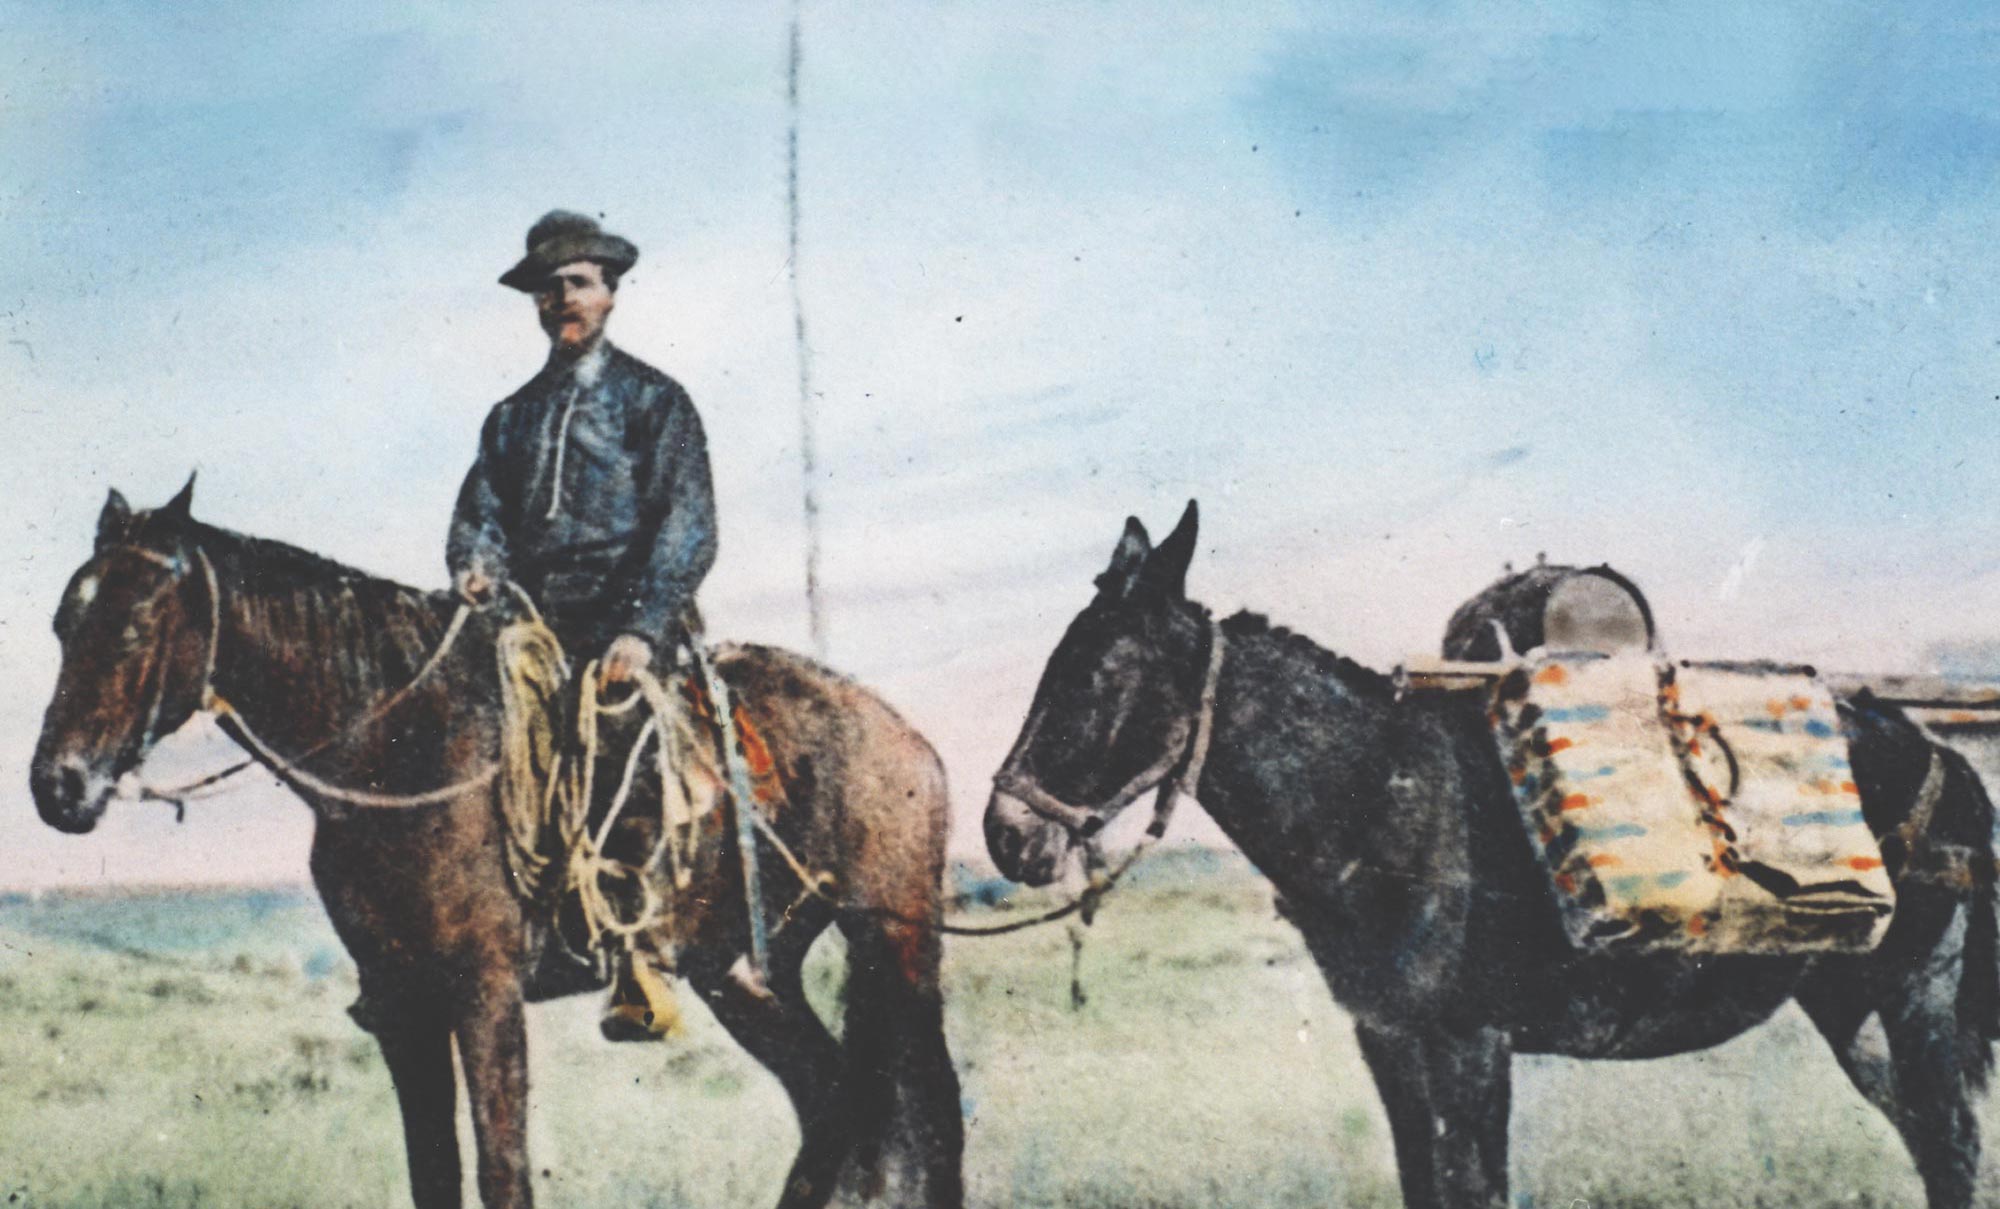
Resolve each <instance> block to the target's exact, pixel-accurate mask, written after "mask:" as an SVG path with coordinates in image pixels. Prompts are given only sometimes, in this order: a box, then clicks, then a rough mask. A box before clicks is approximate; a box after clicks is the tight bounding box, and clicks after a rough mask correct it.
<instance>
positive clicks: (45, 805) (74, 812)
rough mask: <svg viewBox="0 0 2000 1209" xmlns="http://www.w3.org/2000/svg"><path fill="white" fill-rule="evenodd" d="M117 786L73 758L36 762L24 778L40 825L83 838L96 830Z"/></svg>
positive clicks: (64, 757) (57, 758)
mask: <svg viewBox="0 0 2000 1209" xmlns="http://www.w3.org/2000/svg"><path fill="white" fill-rule="evenodd" d="M117 785H118V783H117V781H116V780H115V779H113V778H111V777H109V776H106V775H104V774H103V773H102V772H99V771H97V770H96V769H94V768H92V767H91V766H90V764H89V763H88V762H87V761H85V760H84V759H83V758H82V757H80V756H75V755H66V756H55V757H49V758H37V759H36V760H35V763H34V766H33V768H32V769H31V770H30V771H29V774H28V788H29V790H30V791H31V792H32V793H33V794H34V797H35V811H36V813H38V814H40V815H41V816H42V821H43V822H44V823H47V824H48V825H49V826H51V827H53V828H55V829H56V830H57V831H62V832H66V833H68V834H70V835H83V834H85V833H87V832H89V831H90V830H91V829H92V828H94V827H96V826H97V820H99V819H100V818H103V817H104V807H105V804H106V803H107V802H109V801H110V800H111V794H112V791H113V790H114V789H116V788H117Z"/></svg>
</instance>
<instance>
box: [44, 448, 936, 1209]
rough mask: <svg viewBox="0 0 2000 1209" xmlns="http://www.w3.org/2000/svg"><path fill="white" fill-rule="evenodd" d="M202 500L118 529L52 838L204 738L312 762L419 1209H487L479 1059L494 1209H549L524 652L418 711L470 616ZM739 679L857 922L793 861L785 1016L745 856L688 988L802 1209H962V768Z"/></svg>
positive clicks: (783, 904) (791, 1202) (477, 668)
mask: <svg viewBox="0 0 2000 1209" xmlns="http://www.w3.org/2000/svg"><path fill="white" fill-rule="evenodd" d="M193 485H194V484H193V480H192V479H190V480H189V483H188V486H187V488H185V489H183V490H182V491H181V493H180V494H179V495H178V496H176V497H175V498H174V499H173V501H172V502H170V503H168V504H167V505H166V506H164V507H162V508H159V509H156V510H153V511H151V512H139V513H134V512H132V511H131V510H130V509H129V507H128V506H127V505H126V503H125V501H124V499H123V498H122V497H121V496H119V494H118V493H117V492H115V491H114V492H112V493H111V497H110V499H109V501H108V502H107V503H106V504H105V507H104V510H103V513H102V515H101V516H100V517H99V520H98V528H97V538H96V548H95V551H94V552H93V553H92V555H91V557H90V558H89V560H88V561H86V562H85V563H84V564H83V566H82V567H80V568H79V569H78V570H77V572H76V574H75V575H74V576H73V578H72V579H71V580H70V583H69V587H68V589H67V591H66V592H65V594H64V596H63V600H62V604H61V607H60V610H59V612H58V613H57V616H56V621H55V628H56V633H57V635H58V636H59V637H60V639H61V642H62V670H61V674H60V678H59V679H58V681H57V684H56V690H55V696H54V699H53V701H52V702H51V703H50V705H49V708H48V713H47V716H46V718H45V720H44V722H43V726H42V733H41V739H40V742H39V744H38V745H37V747H36V750H35V756H34V764H33V771H32V783H33V791H34V797H35V805H36V808H37V809H38V810H39V811H40V812H41V816H42V818H43V819H44V820H45V821H47V822H48V823H49V824H50V825H51V826H54V827H56V828H58V829H60V830H62V831H66V832H75V833H82V832H87V831H89V830H90V829H91V828H92V827H93V826H94V825H95V824H96V823H97V821H98V819H99V817H100V816H101V815H102V814H103V812H104V810H105V806H106V803H107V801H108V799H109V798H110V797H111V795H112V793H113V791H114V788H115V787H116V784H117V782H118V781H119V779H120V778H121V777H122V776H123V775H124V774H125V773H127V772H129V771H131V770H133V769H134V768H136V767H137V766H138V764H139V763H140V761H141V760H142V759H143V758H144V757H145V755H146V753H147V751H148V750H149V749H150V748H151V747H152V746H153V744H154V742H155V741H156V740H158V739H159V738H160V737H161V736H162V735H165V734H168V733H170V732H172V731H174V730H175V729H176V728H178V727H180V726H181V725H182V724H183V723H185V722H186V721H188V719H189V718H190V717H191V716H193V715H194V714H195V713H196V712H197V711H199V710H203V709H213V710H215V711H216V713H217V717H218V719H219V721H220V723H221V725H222V728H223V729H224V730H225V731H227V732H228V733H229V734H230V735H231V736H232V737H234V738H236V739H237V741H238V742H239V743H243V744H244V745H245V746H246V747H248V748H249V749H250V750H251V751H253V752H257V753H264V758H265V760H266V763H267V764H272V763H273V761H272V760H271V758H270V756H271V754H274V753H291V754H293V755H299V756H300V759H299V760H298V762H297V764H293V763H292V762H291V761H289V760H287V759H284V758H283V757H279V761H278V763H279V764H280V765H282V766H281V767H277V769H276V770H278V771H280V772H281V775H282V776H283V777H284V778H285V779H286V780H287V781H288V783H290V784H291V785H292V787H293V788H294V789H295V790H296V791H297V792H298V793H299V794H300V796H301V797H303V798H304V799H305V800H306V801H307V802H308V803H309V804H311V805H312V806H313V808H314V810H315V813H316V815H317V820H316V827H315V831H314V836H313V843H312V858H311V867H312V876H313V880H314V882H315V884H316V885H317V887H318V889H319V892H320V896H321V897H322V899H324V901H325V903H326V908H327V911H328V914H329V915H330V916H331V917H332V920H333V924H334V927H335V929H336V930H337V931H338V933H339V935H340V938H341V940H342V941H343V942H344V943H345V945H346V947H347V950H348V952H349V953H350V954H352V956H353V958H354V963H355V966H356V967H357V969H358V971H359V974H360V979H361V985H362V991H363V1001H364V1002H365V1003H366V1004H368V1006H369V1010H368V1012H367V1013H366V1014H365V1019H363V1023H364V1026H366V1027H370V1028H371V1030H372V1031H373V1032H374V1033H375V1036H376V1039H377V1040H378V1041H379V1043H380V1045H381V1048H382V1054H383V1058H384V1060H385V1062H386V1064H387V1066H388V1068H389V1073H390V1076H391V1077H392V1079H393V1080H394V1083H395V1089H396V1095H397V1098H398V1100H399V1102H400V1106H401V1108H402V1116H403V1132H404V1140H405V1143H406V1148H407V1151H408V1157H409V1168H410V1185H411V1190H412V1194H413V1196H414V1199H415V1201H416V1204H417V1205H418V1206H419V1209H447V1207H448V1209H457V1207H458V1205H459V1204H460V1162H459V1153H458V1143H457V1139H456V1135H455V1132H454V1130H453V1127H452V1119H453V1111H454V1103H455V1101H456V1097H457V1091H458V1089H457V1082H456V1079H455V1073H454V1069H453V1062H452V1043H453V1041H454V1040H456V1042H457V1047H458V1054H459V1065H460V1066H461V1067H462V1069H463V1073H464V1076H465V1085H466V1091H467V1095H468V1096H469V1099H470V1102H471V1108H472V1122H473V1131H474V1136H475V1138H476V1140H477V1146H478V1183H479V1194H480V1198H481V1200H482V1201H483V1203H484V1204H485V1205H486V1206H487V1207H488V1209H502V1207H507V1209H516V1207H521V1206H527V1205H529V1204H530V1203H531V1201H532V1188H531V1182H530V1170H531V1169H530V1167H529V1163H528V1157H527V1144H526V1133H525V1125H526V1120H525V1117H526V1111H527V1090H528V1089H527V1072H528V1067H527V1041H526V1035H525V1030H524V1019H523V1006H522V1005H523V1000H524V987H525V986H526V984H527V983H528V982H529V980H530V975H531V973H532V971H534V969H535V968H536V964H537V961H538V959H539V957H540V954H541V952H542V950H543V948H544V946H545V944H546V943H547V942H548V936H549V933H550V927H549V925H548V924H547V922H546V921H545V920H544V919H543V918H541V917H540V916H539V915H538V913H537V912H535V911H533V910H530V909H528V908H527V907H526V906H525V905H524V903H523V901H522V898H521V897H520V896H518V895H517V894H516V893H515V892H514V891H513V889H512V888H510V882H509V873H508V869H507V866H506V862H505V858H504V853H503V847H502V845H503V839H504V835H503V821H502V819H501V817H500V813H499V810H498V809H497V806H496V801H495V793H496V791H495V790H494V788H493V780H492V778H490V777H484V778H482V777H481V776H480V775H479V773H480V770H481V769H490V768H492V767H493V764H494V761H495V758H496V745H497V731H498V723H497V712H498V700H499V691H500V690H499V678H498V672H497V670H496V660H495V647H494V632H495V628H496V622H495V621H494V620H493V619H491V618H489V617H487V616H485V615H483V614H473V615H471V616H470V618H469V620H467V621H466V623H465V626H464V629H463V632H462V633H461V634H460V636H459V637H458V639H457V641H456V642H455V644H453V645H452V646H451V648H450V649H449V651H448V652H447V653H446V657H445V658H443V659H442V660H437V661H436V666H435V669H434V670H433V671H431V673H430V674H429V675H428V676H425V677H423V678H422V679H421V681H420V682H414V683H413V681H417V677H418V673H419V672H420V671H422V670H424V665H425V663H426V662H427V660H429V659H430V658H431V657H432V656H434V654H435V652H436V651H437V650H438V649H439V648H440V647H441V646H442V645H443V638H444V634H445V632H446V630H447V628H448V623H449V620H450V618H451V617H452V615H453V613H454V602H453V601H452V600H450V599H449V598H448V597H445V596H442V595H438V594H426V593H423V592H418V591H415V590H412V589H409V588H405V587H401V586H399V585H396V584H393V583H389V582H387V581H384V580H381V579H376V578H373V577H371V576H367V575H364V574H362V573H360V572H357V571H354V570H351V569H349V568H346V567H342V566H339V565H337V564H335V563H333V562H330V561H328V560H326V559H323V558H320V557H317V556H315V555H312V554H308V553H306V552H304V551H301V550H297V549H294V548H292V547H289V546H284V545H280V544H278V543H276V542H271V541H265V540H261V539H257V538H250V537H244V536H240V535H238V534H234V533H230V532H227V531H225V530H221V529H218V528H215V527H212V526H209V525H204V524H201V523H199V522H197V521H195V520H194V519H193V518H192V517H191V516H190V515H189V504H190V499H191V497H192V489H193ZM717 667H718V671H719V672H720V674H721V675H722V677H723V678H724V680H725V681H726V682H727V683H728V684H729V685H730V687H731V689H732V692H733V694H734V695H735V697H736V698H737V700H738V701H739V702H740V703H741V704H742V707H743V709H744V710H745V712H746V713H747V714H748V716H749V717H750V719H751V721H752V723H753V724H754V726H755V727H756V728H757V729H758V730H759V732H760V733H761V734H762V736H763V738H764V740H765V744H766V746H768V748H769V749H770V753H771V755H772V758H773V764H774V766H775V769H776V773H777V776H778V778H779V779H780V781H781V782H782V784H783V787H784V790H785V802H784V806H783V809H782V812H781V813H780V814H779V817H778V818H777V819H776V820H775V821H774V826H775V827H776V829H777V832H778V834H779V835H780V836H781V837H782V838H783V839H784V841H785V842H786V844H787V845H788V846H789V847H790V848H791V849H792V850H793V852H794V854H795V855H797V856H798V857H799V858H800V859H801V860H803V861H804V862H805V863H806V864H807V865H808V866H809V868H810V869H811V870H813V871H815V872H823V873H825V874H828V875H831V878H832V879H833V885H834V886H835V888H836V892H837V894H838V896H839V897H840V898H841V899H842V900H843V903H842V905H843V907H847V908H851V909H847V910H839V911H836V909H835V908H834V907H833V906H832V905H831V903H830V902H829V901H827V900H825V899H821V898H806V899H804V900H802V901H795V899H797V896H798V894H799V891H800V887H799V885H798V884H797V883H796V881H795V880H792V879H790V878H788V876H786V875H785V874H784V871H785V868H786V866H785V865H784V864H783V863H782V862H781V861H779V859H778V857H777V856H776V855H774V854H773V853H772V852H770V851H768V850H767V851H765V852H764V853H763V860H764V865H765V868H767V869H768V870H770V872H769V873H767V875H766V876H765V877H764V878H763V879H762V880H763V884H764V892H765V902H764V904H763V906H764V909H765V910H766V911H767V912H768V914H769V917H770V918H773V919H777V918H779V917H781V916H782V917H783V922H782V923H781V924H779V925H777V926H776V928H775V930H774V932H773V935H772V936H771V940H770V950H769V968H768V978H767V983H768V990H769V992H770V993H769V994H768V995H764V994H759V993H757V988H755V986H754V983H752V982H751V981H750V980H745V979H742V978H740V977H736V976H732V975H731V974H730V972H729V971H730V969H731V967H732V965H734V964H735V963H736V962H737V961H738V960H739V959H741V958H742V957H743V956H744V954H745V953H746V952H747V951H748V945H749V927H748V922H747V921H748V915H747V911H746V908H745V906H744V903H743V892H742V884H743V883H742V876H741V872H740V864H739V862H738V861H737V860H736V857H735V855H734V851H733V848H732V849H731V851H730V852H729V854H728V855H727V856H726V857H725V858H724V859H720V860H717V861H713V862H711V866H712V868H713V869H715V870H721V871H728V870H737V872H736V874H735V875H734V880H730V879H729V876H728V875H727V873H719V874H717V876H718V877H720V878H722V880H720V881H716V882H713V883H708V882H697V883H696V887H695V893H696V895H697V897H704V898H706V899H707V900H709V901H708V902H707V906H708V908H709V909H708V910H707V911H706V912H705V913H703V914H702V916H701V920H702V922H701V924H700V925H699V930H698V931H697V932H696V933H695V934H694V935H692V936H690V937H688V938H687V942H686V944H685V946H684V948H683V949H682V958H681V972H682V974H683V975H684V976H685V977H686V979H687V980H688V982H689V983H690V984H691V985H692V986H693V987H695V988H696V989H697V990H698V991H699V992H700V993H701V994H702V996H703V999H704V1000H705V1002H707V1004H708V1005H709V1007H710V1008H711V1009H712V1010H713V1012H714V1014H715V1016H716V1018H717V1019H718V1020H720V1021H721V1023H722V1024H723V1026H724V1027H725V1028H726V1029H728V1031H729V1032H730V1034H731V1035H732V1036H734V1037H735V1039H736V1040H737V1041H738V1042H739V1043H741V1044H742V1046H743V1047H744V1048H745V1049H747V1050H748V1051H749V1052H750V1053H751V1054H752V1055H753V1056H754V1057H756V1058H757V1059H758V1060H759V1061H760V1062H762V1063H763V1064H764V1065H765V1066H766V1067H768V1068H769V1069H770V1070H771V1072H772V1073H773V1074H774V1075H776V1076H777V1078H778V1079H779V1081H780V1082H781V1083H782V1084H783V1086H784V1089H785V1091H786V1092H787V1093H788V1094H789V1096H790V1098H791V1101H792V1106H793V1108H794V1109H795V1110H796V1112H797V1115H798V1121H799V1129H800V1135H801V1138H800V1147H799V1152H798V1155H797V1158H796V1160H795V1161H794V1163H793V1165H792V1168H791V1172H790V1174H789V1175H788V1177H787V1179H786V1183H785V1187H784V1189H783V1191H782V1193H781V1194H780V1195H781V1199H780V1202H779V1203H780V1204H781V1205H784V1206H787V1207H788V1209H789V1207H801V1209H802V1207H805V1206H817V1205H822V1204H826V1203H828V1201H829V1199H830V1198H832V1197H835V1196H838V1197H840V1198H841V1199H842V1200H843V1201H846V1200H855V1201H866V1202H871V1203H893V1204H897V1205H908V1206H927V1207H929V1206H945V1207H949V1206H956V1205H958V1204H960V1203H961V1201H962V1199H963V1197H962V1191H961V1186H960V1173H959V1161H960V1154H961V1151H962V1148H963V1124H962V1117H961V1109H960V1101H959V1093H958V1082H957V1076H956V1074H955V1073H954V1071H953V1069H952V1064H951V1058H950V1055H949V1053H948V1052H947V1050H946V1047H945V1038H944V1031H943V1010H942V1008H943V1005H942V999H941V996H940V993H939V988H938V964H939V956H940V944H939V933H938V924H939V922H940V920H941V917H942V903H941V901H940V897H941V877H942V871H943V862H944V841H945V834H946V828H947V823H948V818H947V809H946V807H947V803H946V796H945V785H944V777H943V771H942V768H941V766H940V764H939V762H938V759H937V757H936V755H935V753H934V752H933V751H932V750H931V748H930V746H929V745H928V744H927V743H926V742H925V741H924V739H923V738H922V736H920V735H919V734H917V732H916V731H915V730H914V729H912V728H911V727H910V726H909V725H908V724H907V723H905V722H904V721H903V720H902V719H901V718H899V717H898V716H897V715H896V714H895V713H894V711H892V710H891V709H890V708H889V707H888V706H887V705H886V704H884V703H883V702H882V701H881V699H880V698H878V697H876V696H874V695H873V694H872V693H869V692H868V691H867V690H865V689H863V688H861V687H860V686H858V685H856V684H854V683H852V682H850V681H848V680H846V679H844V678H842V677H840V676H838V675H836V674H834V673H832V672H829V671H827V670H826V669H824V668H821V667H819V666H817V665H815V664H812V663H810V662H808V661H806V660H804V659H801V658H798V657H796V656H793V655H789V654H786V653H785V652H782V651H778V650H773V649H770V648H765V647H756V646H743V647H733V648H723V649H722V650H721V651H720V652H719V653H718V657H717ZM399 694H400V695H399ZM392 698H394V700H393V708H392V709H389V710H388V711H386V712H383V713H382V714H381V716H380V717H379V718H371V717H370V714H371V711H376V710H378V709H379V707H380V706H381V705H382V704H383V703H384V702H385V701H389V700H390V699H392ZM357 719H359V720H362V721H364V722H365V723H366V724H365V725H362V726H360V727H358V728H356V727H354V726H353V723H354V722H355V721H356V720H357ZM330 739H332V740H334V741H333V742H331V744H330V745H329V740H330ZM300 753H310V755H309V757H308V756H306V755H301V754H300ZM454 786H464V787H465V788H463V790H462V791H460V792H456V793H448V794H446V795H445V798H444V800H441V801H437V802H435V803H434V804H430V805H424V806H420V807H405V808H383V809H372V808H358V807H356V806H354V805H352V804H351V803H352V801H354V800H355V795H354V794H353V793H342V794H338V795H335V794H328V793H321V792H320V788H321V787H338V788H342V789H345V790H353V791H359V792H360V793H361V794H364V795H387V796H389V797H391V798H393V797H395V796H396V795H405V796H421V795H431V794H435V791H437V790H438V789H440V788H446V789H450V788H451V787H454ZM723 842H724V843H725V844H733V840H732V839H730V838H729V837H725V838H724V840H723ZM760 847H762V845H760ZM732 895H733V897H732ZM787 908H790V909H789V911H788V910H787ZM829 924H837V925H838V926H839V927H840V928H841V930H842V932H843V934H844V935H845V938H846V941H847V946H848V969H847V991H846V1002H847V1012H846V1024H845V1029H844V1032H843V1037H842V1039H840V1040H838V1041H837V1040H835V1038H834V1037H833V1036H832V1035H831V1034H830V1033H829V1031H828V1030H827V1029H826V1027H825V1026H824V1025H823V1024H822V1023H821V1022H820V1020H819V1019H818V1017H817V1016H815V1015H814V1013H813V1011H812V1009H811V1008H810V1007H809V1006H808V1005H807V1002H806V999H805V995H804V990H803V986H802V984H801V979H800V975H799V968H800V963H801V961H802V960H803V957H804V955H805V952H806V950H807V948H808V947H810V945H811V944H812V942H813V939H814V938H815V937H816V936H818V935H819V934H820V933H821V932H822V931H824V930H825V929H826V928H827V927H828V926H829Z"/></svg>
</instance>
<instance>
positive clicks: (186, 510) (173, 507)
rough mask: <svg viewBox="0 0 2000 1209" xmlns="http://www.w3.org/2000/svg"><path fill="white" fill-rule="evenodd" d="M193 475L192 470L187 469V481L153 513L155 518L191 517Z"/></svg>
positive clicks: (166, 519)
mask: <svg viewBox="0 0 2000 1209" xmlns="http://www.w3.org/2000/svg"><path fill="white" fill-rule="evenodd" d="M194 476H195V472H194V471H192V470H190V471H188V481H187V483H186V484H185V485H184V486H182V487H181V489H180V492H179V493H178V494H176V495H175V496H174V498H172V499H170V500H168V501H167V502H166V504H165V505H164V506H163V507H162V508H161V509H160V510H159V511H158V512H155V513H154V514H153V515H154V516H155V517H156V518H157V519H159V520H164V521H185V520H188V519H190V518H191V511H190V510H191V509H192V508H193V507H194Z"/></svg>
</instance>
